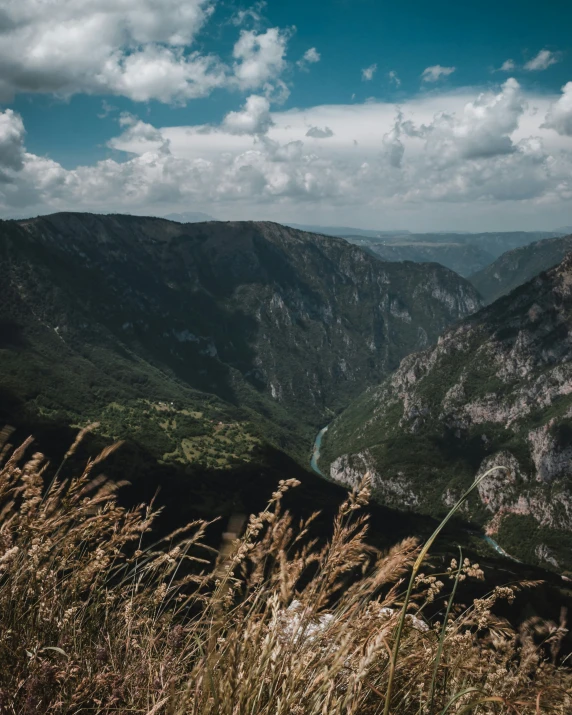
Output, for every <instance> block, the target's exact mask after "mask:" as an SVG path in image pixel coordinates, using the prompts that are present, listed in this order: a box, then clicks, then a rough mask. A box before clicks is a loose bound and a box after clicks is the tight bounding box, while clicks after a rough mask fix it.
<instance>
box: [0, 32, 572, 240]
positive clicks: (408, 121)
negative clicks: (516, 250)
mask: <svg viewBox="0 0 572 715" xmlns="http://www.w3.org/2000/svg"><path fill="white" fill-rule="evenodd" d="M245 46H248V47H249V48H251V47H252V43H251V42H250V40H248V42H245ZM274 57H276V58H277V57H279V55H274ZM110 147H111V148H112V149H114V150H116V151H118V152H120V153H121V154H120V155H118V158H117V159H107V160H105V161H100V162H98V163H97V164H95V165H93V166H80V167H77V168H76V169H73V170H66V169H64V168H63V167H62V166H60V165H59V164H58V163H56V162H54V161H52V160H50V159H47V158H44V157H39V156H36V155H34V154H31V153H29V152H27V151H26V149H25V129H24V126H23V123H22V120H21V118H20V117H19V116H18V115H17V114H16V113H14V112H12V111H11V110H6V111H5V112H2V113H0V212H1V213H3V214H4V215H7V214H12V215H14V214H15V213H22V214H25V213H33V212H34V211H38V212H40V211H46V210H59V209H70V208H73V209H76V210H77V209H78V208H82V209H85V210H96V211H97V210H103V211H110V210H120V211H133V212H139V213H159V214H161V213H167V212H168V211H170V210H175V209H177V208H179V209H182V208H185V209H190V208H193V209H199V210H201V209H205V210H209V212H210V213H213V214H215V215H217V216H219V217H221V218H230V217H246V216H250V217H252V216H253V215H255V216H256V215H258V216H265V217H269V218H275V219H277V220H287V218H288V217H290V220H294V217H297V218H300V217H301V216H318V215H320V212H321V213H322V214H324V215H332V214H333V213H334V214H335V212H336V211H338V210H342V209H343V210H344V211H345V212H346V216H348V217H350V218H351V216H354V217H358V216H362V217H363V216H366V217H369V219H368V222H369V223H372V222H373V220H374V218H375V216H378V215H380V214H379V212H382V214H383V215H385V216H392V215H396V213H395V212H396V211H397V210H400V211H405V213H407V212H409V214H408V215H413V214H414V213H415V212H416V211H417V212H418V211H420V210H425V209H427V207H434V209H435V210H437V209H436V208H435V207H438V206H440V207H444V206H449V207H451V208H450V209H443V208H441V209H439V210H440V211H441V214H442V215H443V214H446V213H447V212H448V211H450V212H451V213H452V215H456V214H455V211H456V209H455V208H454V207H455V206H463V207H468V206H470V207H471V211H472V212H473V214H475V213H476V212H478V211H480V212H483V213H485V214H489V213H494V210H495V207H498V206H500V205H504V206H505V207H506V206H507V202H510V205H511V209H510V213H512V214H513V215H514V216H516V217H518V216H525V215H531V214H536V215H538V216H542V215H543V214H542V212H543V211H544V212H545V213H546V216H547V220H548V218H550V221H551V224H550V225H552V221H553V220H556V219H553V218H552V217H553V216H555V215H556V214H555V211H559V210H562V211H566V210H567V209H566V208H565V207H567V206H569V205H570V201H571V200H572V83H568V84H567V85H566V86H565V87H564V88H563V90H562V93H561V94H560V95H559V96H556V97H552V98H547V97H543V96H534V95H530V94H529V95H527V94H525V93H524V92H523V90H522V88H521V87H520V86H519V84H518V82H517V81H516V80H515V79H508V80H507V81H506V82H505V83H504V84H503V85H502V86H501V87H499V89H498V90H497V91H494V92H490V91H487V92H480V93H479V92H475V93H474V94H473V96H471V95H470V94H466V93H465V94H462V95H461V94H459V93H458V92H457V93H455V92H453V93H442V94H440V95H434V94H431V95H430V96H427V97H423V98H417V99H414V100H410V101H408V102H405V103H403V104H402V105H400V106H399V107H397V106H396V105H394V104H390V103H369V104H361V105H357V104H353V105H332V106H323V107H314V108H311V109H307V110H290V111H286V112H271V111H270V104H269V101H268V99H267V98H266V97H265V96H263V95H257V94H252V95H250V96H249V97H248V98H247V99H246V101H245V104H244V106H243V108H242V109H241V110H239V111H236V112H231V113H229V114H228V115H227V116H226V117H225V119H224V120H223V122H222V123H221V124H220V125H219V126H210V125H206V126H204V125H203V126H185V127H168V128H160V127H154V126H152V125H150V124H148V123H146V122H144V121H142V120H141V119H139V118H137V117H134V116H131V115H125V114H124V115H122V116H121V118H120V126H119V129H118V136H117V137H116V138H115V139H113V140H112V141H111V142H110ZM120 157H123V158H120ZM563 207H564V208H563ZM362 223H363V222H362ZM470 228H473V226H471V227H470Z"/></svg>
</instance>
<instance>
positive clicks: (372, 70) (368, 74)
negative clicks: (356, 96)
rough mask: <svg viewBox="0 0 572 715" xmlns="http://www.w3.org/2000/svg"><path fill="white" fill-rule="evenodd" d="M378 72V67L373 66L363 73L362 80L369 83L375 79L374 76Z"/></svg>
mask: <svg viewBox="0 0 572 715" xmlns="http://www.w3.org/2000/svg"><path fill="white" fill-rule="evenodd" d="M376 72H377V65H376V64H373V65H370V66H369V67H366V68H365V69H363V70H362V71H361V78H362V80H363V81H364V82H369V81H370V80H372V79H373V75H374V74H375V73H376Z"/></svg>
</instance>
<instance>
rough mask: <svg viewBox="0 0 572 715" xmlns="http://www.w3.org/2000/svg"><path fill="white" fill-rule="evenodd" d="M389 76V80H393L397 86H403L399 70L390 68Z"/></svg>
mask: <svg viewBox="0 0 572 715" xmlns="http://www.w3.org/2000/svg"><path fill="white" fill-rule="evenodd" d="M387 76H388V77H389V81H390V82H392V83H393V84H394V85H395V86H396V87H400V86H401V80H400V79H399V77H398V75H397V72H396V71H395V70H390V71H389V72H388V73H387Z"/></svg>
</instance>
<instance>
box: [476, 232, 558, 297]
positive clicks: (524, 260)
mask: <svg viewBox="0 0 572 715" xmlns="http://www.w3.org/2000/svg"><path fill="white" fill-rule="evenodd" d="M570 251H572V235H570V236H562V237H558V238H545V239H544V240H542V241H535V242H534V243H530V244H529V245H527V246H523V247H521V248H515V249H514V250H512V251H509V252H508V253H504V254H503V255H502V256H500V258H497V260H496V261H494V262H493V263H491V264H490V265H488V266H486V268H483V269H482V270H481V271H479V272H477V273H474V274H473V275H472V276H470V277H469V280H470V281H471V283H472V284H473V285H474V286H475V288H476V289H477V290H478V291H479V293H480V294H481V295H482V296H483V298H484V299H485V302H486V303H492V302H493V301H495V300H496V299H497V298H500V297H501V296H502V295H506V294H508V293H510V291H511V290H514V288H517V287H518V286H519V285H522V284H523V283H526V282H527V281H529V280H530V279H531V278H534V276H536V275H538V274H539V273H542V271H546V270H548V269H549V268H552V266H555V265H556V264H557V263H560V261H561V260H562V259H563V258H564V257H565V256H566V254H568V253H570Z"/></svg>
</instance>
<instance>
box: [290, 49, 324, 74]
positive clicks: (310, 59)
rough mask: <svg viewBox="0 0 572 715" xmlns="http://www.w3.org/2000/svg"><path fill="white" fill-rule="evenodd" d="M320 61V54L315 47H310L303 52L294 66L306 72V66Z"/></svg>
mask: <svg viewBox="0 0 572 715" xmlns="http://www.w3.org/2000/svg"><path fill="white" fill-rule="evenodd" d="M321 59H322V57H321V55H320V53H319V52H318V50H317V49H316V48H315V47H310V49H309V50H306V52H304V54H303V56H302V58H301V59H299V60H298V62H296V65H297V66H298V68H299V69H301V70H304V71H307V70H308V65H312V64H315V63H316V62H319V61H320V60H321Z"/></svg>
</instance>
